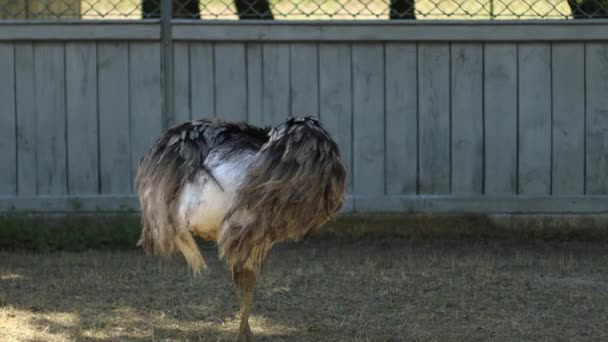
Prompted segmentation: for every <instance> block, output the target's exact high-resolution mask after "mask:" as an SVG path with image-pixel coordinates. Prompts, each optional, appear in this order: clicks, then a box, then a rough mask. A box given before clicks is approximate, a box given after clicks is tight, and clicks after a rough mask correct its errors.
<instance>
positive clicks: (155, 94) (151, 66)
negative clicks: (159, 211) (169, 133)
mask: <svg viewBox="0 0 608 342" xmlns="http://www.w3.org/2000/svg"><path fill="white" fill-rule="evenodd" d="M160 73H161V70H160V44H158V43H150V42H130V43H129V87H130V89H129V97H130V106H129V108H130V115H131V123H130V134H131V177H135V175H136V174H137V167H138V166H139V160H140V159H141V158H142V157H143V156H144V154H145V153H146V151H147V150H148V149H149V148H150V146H151V145H152V144H153V143H154V141H155V140H156V139H157V138H158V136H159V134H160V133H161V131H162V127H163V118H162V109H161V103H160V99H161V88H160ZM134 190H135V189H134Z"/></svg>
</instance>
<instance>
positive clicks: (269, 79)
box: [262, 44, 291, 126]
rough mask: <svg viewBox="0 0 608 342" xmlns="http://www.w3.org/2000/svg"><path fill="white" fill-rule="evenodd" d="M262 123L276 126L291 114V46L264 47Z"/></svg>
mask: <svg viewBox="0 0 608 342" xmlns="http://www.w3.org/2000/svg"><path fill="white" fill-rule="evenodd" d="M262 70H263V71H264V72H263V74H262V79H263V81H262V82H263V86H262V123H263V124H264V125H271V126H275V125H277V124H279V123H281V122H282V121H283V120H285V118H286V117H288V116H289V115H290V114H291V113H290V109H291V108H290V103H291V101H290V97H289V83H290V74H289V45H288V44H264V45H263V46H262Z"/></svg>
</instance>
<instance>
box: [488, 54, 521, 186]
mask: <svg viewBox="0 0 608 342" xmlns="http://www.w3.org/2000/svg"><path fill="white" fill-rule="evenodd" d="M484 65H485V72H484V116H485V120H484V135H485V152H484V164H485V166H484V169H485V175H484V183H485V184H484V192H485V194H491V195H505V194H514V193H516V190H517V187H516V183H517V46H516V45H515V44H508V43H504V44H486V45H485V52H484Z"/></svg>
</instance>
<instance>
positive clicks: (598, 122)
mask: <svg viewBox="0 0 608 342" xmlns="http://www.w3.org/2000/svg"><path fill="white" fill-rule="evenodd" d="M586 59H587V65H586V67H587V70H586V71H585V72H586V75H587V78H586V90H587V113H586V126H587V134H586V137H587V150H586V153H585V155H586V164H587V168H586V170H587V174H586V183H585V186H586V189H585V191H586V193H587V194H593V195H599V194H602V195H605V194H608V153H606V151H608V133H607V132H608V43H592V44H591V43H590V44H587V45H586Z"/></svg>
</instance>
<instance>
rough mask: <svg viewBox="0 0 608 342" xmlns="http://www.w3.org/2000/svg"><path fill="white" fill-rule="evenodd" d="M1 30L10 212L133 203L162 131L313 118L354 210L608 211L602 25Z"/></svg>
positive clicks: (606, 61) (0, 154) (607, 68)
mask: <svg viewBox="0 0 608 342" xmlns="http://www.w3.org/2000/svg"><path fill="white" fill-rule="evenodd" d="M171 41H172V51H171V52H172V60H173V63H172V68H170V69H169V70H171V73H170V74H172V77H171V78H172V79H173V88H172V93H173V97H172V99H171V100H172V105H173V108H174V110H173V111H172V112H170V113H165V112H164V111H163V109H162V108H163V103H162V101H163V94H165V93H166V92H164V91H163V89H164V88H163V87H164V85H165V84H171V82H170V80H166V79H165V78H164V75H166V74H167V73H166V72H165V66H163V64H162V61H164V60H165V59H164V58H161V57H162V49H163V44H162V42H161V37H160V25H159V24H158V23H156V22H139V23H125V22H119V23H114V24H112V23H78V24H77V23H42V24H31V23H30V24H21V23H4V24H0V210H3V211H5V210H10V209H11V208H14V209H18V210H40V211H96V210H102V211H105V210H117V209H121V208H136V207H137V201H136V197H135V195H134V194H133V177H134V174H135V170H136V167H137V163H138V161H139V158H140V157H141V156H142V154H143V153H144V151H145V150H146V149H147V148H148V147H149V145H150V144H151V143H152V142H153V141H154V139H155V138H156V137H157V136H158V134H159V133H160V132H161V131H162V129H163V123H164V122H165V121H169V122H180V121H184V120H188V119H190V118H200V117H211V116H217V117H222V118H225V119H229V120H247V121H249V122H252V123H254V124H260V125H274V124H276V123H278V122H280V121H281V120H282V119H284V118H285V117H286V116H288V115H290V114H291V115H304V114H312V115H316V116H319V117H320V118H321V120H322V121H323V122H324V124H325V125H326V126H327V127H328V128H329V129H330V130H331V131H332V133H333V134H334V136H335V138H336V140H337V141H338V142H339V145H340V147H341V150H342V154H343V156H344V158H345V160H346V162H347V164H348V169H349V188H350V195H349V200H348V204H347V206H346V208H345V211H347V212H348V211H357V212H431V213H439V212H442V213H444V212H455V213H464V212H474V213H501V212H508V213H518V212H527V213H530V212H539V213H564V212H567V213H597V212H606V211H607V209H608V153H607V151H608V22H607V21H587V22H585V23H580V22H559V23H556V22H542V23H537V22H527V23H526V24H521V23H513V22H502V23H492V22H479V23H471V22H464V23H463V22H457V23H455V22H443V23H437V22H426V23H409V24H404V23H386V22H384V23H382V22H376V23H369V22H357V23H352V22H351V23H340V22H338V23H319V22H316V23H315V22H308V23H305V22H299V23H298V22H296V23H284V22H283V23H282V22H277V23H263V24H256V23H249V24H243V23H238V22H236V23H225V22H224V23H222V22H201V23H192V22H179V21H176V22H175V23H174V24H173V26H172V37H171Z"/></svg>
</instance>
